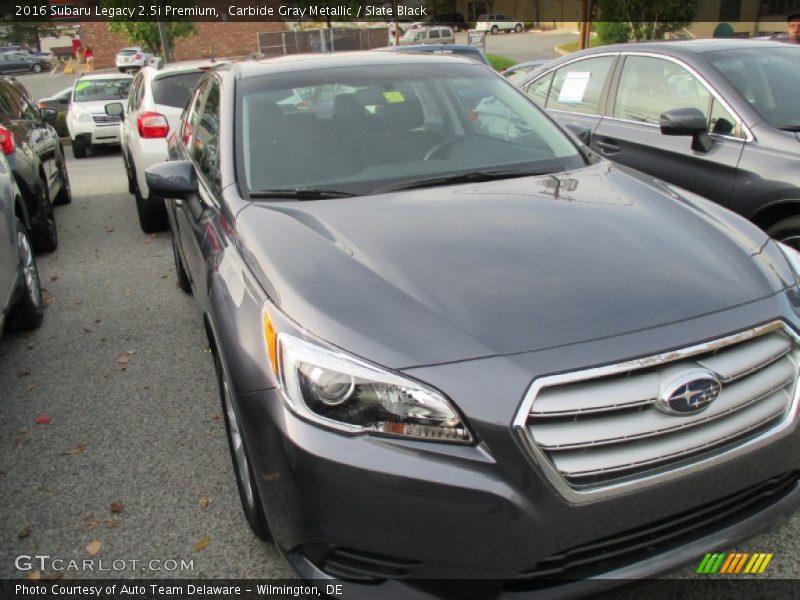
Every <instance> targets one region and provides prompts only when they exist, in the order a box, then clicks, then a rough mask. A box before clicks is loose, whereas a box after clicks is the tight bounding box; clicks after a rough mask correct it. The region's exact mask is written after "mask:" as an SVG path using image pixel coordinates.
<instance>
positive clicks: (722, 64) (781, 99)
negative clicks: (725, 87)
mask: <svg viewBox="0 0 800 600" xmlns="http://www.w3.org/2000/svg"><path fill="white" fill-rule="evenodd" d="M708 60H709V62H711V64H712V65H713V66H714V67H715V68H716V69H717V70H718V71H719V72H720V73H722V75H723V76H724V77H725V78H726V79H727V80H728V81H729V82H730V84H731V85H732V86H733V87H734V88H736V90H737V91H738V92H739V94H740V95H741V96H742V97H743V98H744V99H745V100H746V101H747V103H748V104H750V106H751V107H752V108H753V109H754V110H755V111H756V112H758V114H759V115H760V116H761V118H762V119H764V120H765V121H766V122H767V123H769V124H770V125H772V126H773V127H777V128H779V129H786V130H788V131H797V130H798V129H800V102H798V98H800V71H798V67H797V65H798V63H800V48H799V47H797V46H793V45H790V44H786V45H785V46H781V47H775V46H770V47H766V48H761V47H753V48H743V49H737V50H731V51H725V52H721V51H718V52H709V53H708Z"/></svg>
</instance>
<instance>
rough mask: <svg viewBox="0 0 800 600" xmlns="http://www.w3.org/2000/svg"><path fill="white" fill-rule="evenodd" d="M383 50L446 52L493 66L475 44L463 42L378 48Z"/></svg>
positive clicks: (446, 53) (377, 49)
mask: <svg viewBox="0 0 800 600" xmlns="http://www.w3.org/2000/svg"><path fill="white" fill-rule="evenodd" d="M375 50H376V51H381V52H428V53H432V54H445V55H455V56H463V57H466V58H471V59H472V60H474V61H476V62H479V63H481V64H484V65H487V66H491V64H490V63H489V59H487V58H486V55H485V54H484V53H483V52H481V50H480V48H476V47H475V46H465V45H461V44H417V45H413V46H388V47H386V48H376V49H375Z"/></svg>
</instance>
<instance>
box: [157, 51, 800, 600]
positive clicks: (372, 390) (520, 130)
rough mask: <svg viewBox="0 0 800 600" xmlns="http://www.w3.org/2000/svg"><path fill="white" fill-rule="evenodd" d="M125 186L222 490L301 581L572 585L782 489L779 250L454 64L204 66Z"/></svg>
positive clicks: (732, 536)
mask: <svg viewBox="0 0 800 600" xmlns="http://www.w3.org/2000/svg"><path fill="white" fill-rule="evenodd" d="M478 105H483V106H487V105H491V106H492V107H493V108H492V111H491V112H490V113H489V114H488V117H487V113H486V112H482V111H479V110H476V109H477V107H478ZM502 115H507V118H506V119H505V123H506V126H505V127H502V126H500V121H502V120H503V119H502V118H501V117H502ZM484 118H491V119H492V123H491V124H489V123H483V122H482V120H483V119H484ZM147 179H148V185H149V186H150V189H151V190H153V192H154V193H155V194H157V195H159V196H161V197H164V198H166V199H167V202H166V203H167V211H168V214H169V219H170V222H171V226H172V232H173V248H174V252H175V262H176V267H177V272H178V282H179V285H180V287H181V288H182V289H183V290H184V291H185V292H187V293H191V294H194V297H195V299H196V300H197V306H198V307H199V309H200V312H201V313H202V317H203V320H204V323H205V329H206V332H207V334H208V338H209V340H210V345H211V348H212V349H213V353H214V358H215V365H216V370H217V375H218V381H219V388H220V395H221V400H222V405H223V407H224V414H225V417H226V420H227V427H228V433H229V440H230V448H231V453H232V456H233V466H234V469H235V471H236V475H237V480H238V486H239V491H240V494H241V498H242V504H243V507H244V513H245V515H246V517H247V520H248V521H249V523H250V525H251V526H252V528H253V530H254V531H255V533H256V534H257V535H259V536H260V537H262V538H264V539H272V540H274V542H275V543H276V544H277V545H278V547H279V548H280V549H281V551H282V552H283V553H284V554H285V556H286V557H287V559H288V560H289V562H290V563H291V564H292V566H293V567H294V568H295V569H296V571H297V572H298V573H299V574H300V575H301V576H303V577H306V578H309V579H316V578H332V579H339V580H350V581H351V582H353V583H352V585H351V586H350V587H349V588H348V589H349V592H348V594H349V595H348V597H359V596H358V594H357V592H358V591H359V590H362V592H363V593H362V594H361V596H362V597H366V598H375V597H377V595H380V596H381V597H384V595H392V594H395V595H397V596H398V597H403V598H411V597H416V596H415V595H420V596H422V595H424V596H425V597H430V595H431V594H433V595H439V594H440V593H444V592H442V591H441V590H442V589H443V588H442V586H445V585H446V582H443V581H441V580H443V579H446V580H448V582H452V581H457V580H462V583H463V581H464V580H470V581H469V582H468V585H469V586H470V592H471V593H473V595H474V594H475V593H478V592H477V591H476V590H478V591H479V592H480V594H479V595H480V596H481V597H483V596H496V595H517V594H521V595H523V596H524V595H525V594H526V593H528V592H531V591H533V590H541V589H542V587H551V586H552V587H555V588H556V589H555V590H553V591H556V592H565V593H566V592H569V591H570V590H572V591H575V590H578V591H583V590H587V589H589V588H593V587H597V586H603V585H607V584H613V583H614V582H615V581H619V580H622V579H626V578H633V577H646V576H651V575H654V574H656V573H659V572H661V571H664V570H669V569H673V568H675V567H677V566H678V565H680V564H683V563H685V562H687V561H689V562H691V561H695V560H698V561H699V559H700V558H702V556H703V555H704V554H705V553H706V552H709V551H711V550H715V549H723V548H725V547H728V546H730V545H731V544H733V543H735V542H736V541H739V540H742V539H744V538H747V537H749V536H752V535H754V534H756V533H757V532H760V531H763V530H764V529H766V528H769V527H772V526H775V525H777V524H779V523H781V522H783V521H784V520H786V519H788V518H789V517H790V516H791V514H792V513H793V511H794V510H795V508H796V507H797V505H798V503H799V502H800V488H798V473H800V432H798V428H797V422H798V389H797V378H798V365H800V346H799V345H798V344H799V343H800V338H798V332H799V331H800V288H799V287H798V281H799V279H798V275H799V274H800V255H798V254H797V253H796V252H795V250H793V249H791V248H788V247H785V246H782V245H780V244H779V243H777V242H775V241H772V240H770V238H768V237H767V236H766V235H765V234H764V232H763V231H761V230H760V229H759V228H757V227H756V226H755V225H753V224H751V223H749V222H747V221H746V220H744V219H742V218H741V217H738V216H737V215H735V214H733V213H731V212H729V211H727V210H725V209H723V208H721V207H720V206H718V205H716V204H714V203H712V202H710V201H706V200H704V199H703V198H701V197H699V196H697V195H695V194H693V193H691V192H687V191H684V190H682V189H679V188H677V187H674V186H671V185H668V184H665V183H663V182H659V181H656V180H654V179H653V178H651V177H648V176H645V175H643V174H641V173H638V172H636V171H632V170H627V169H626V168H625V167H619V166H615V165H613V164H611V163H609V162H607V161H605V160H604V159H601V158H598V157H597V156H595V155H594V154H593V153H591V152H590V151H589V150H588V149H587V148H585V147H584V146H582V145H581V144H580V143H579V142H578V141H577V138H573V137H572V136H571V135H569V134H568V133H566V132H565V131H564V130H562V129H560V128H559V127H558V126H557V125H556V124H555V123H554V122H553V121H552V120H551V119H550V117H549V116H547V114H546V113H545V112H544V111H543V110H541V109H540V108H538V107H537V106H535V105H534V104H533V103H531V102H530V101H529V100H528V99H527V98H526V97H525V95H524V94H523V93H521V92H520V91H518V90H517V89H515V88H514V87H513V86H512V85H510V84H509V83H508V82H507V81H505V80H504V79H503V78H502V77H500V76H498V75H496V74H494V73H492V72H490V71H489V70H488V69H486V68H485V67H484V66H482V65H479V64H476V63H474V62H472V61H470V60H467V59H459V58H454V57H445V56H436V55H411V54H402V53H396V54H395V53H379V52H375V53H348V54H341V55H336V54H333V55H327V56H319V55H314V56H292V57H285V58H280V59H271V60H257V61H252V62H245V63H240V64H234V65H228V66H223V67H219V68H216V69H214V70H212V71H210V72H209V73H207V74H206V75H205V76H204V78H203V79H202V80H201V83H200V85H199V87H198V88H197V90H196V92H195V93H194V96H193V97H192V99H191V101H190V103H189V105H188V106H187V108H186V110H185V113H184V115H183V118H182V122H181V124H180V126H179V128H178V131H177V133H176V135H174V136H173V137H172V139H171V141H170V160H169V161H168V162H164V163H160V164H157V165H154V166H152V167H151V168H150V169H148V173H147ZM476 579H479V580H481V582H480V583H479V582H476V581H475V580H476ZM447 584H448V585H449V583H447ZM453 585H456V584H453ZM476 586H477V587H476ZM462 597H463V596H462Z"/></svg>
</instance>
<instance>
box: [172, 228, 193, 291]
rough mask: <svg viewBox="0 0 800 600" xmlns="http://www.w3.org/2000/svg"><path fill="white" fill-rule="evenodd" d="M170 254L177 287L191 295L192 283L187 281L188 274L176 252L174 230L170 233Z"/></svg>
mask: <svg viewBox="0 0 800 600" xmlns="http://www.w3.org/2000/svg"><path fill="white" fill-rule="evenodd" d="M172 256H173V258H174V259H175V271H176V272H177V273H178V287H179V288H181V290H183V292H184V293H186V294H190V295H191V293H192V284H191V282H190V281H189V275H188V274H187V273H186V269H184V268H183V262H181V255H180V253H179V252H178V240H177V239H176V237H175V232H173V233H172Z"/></svg>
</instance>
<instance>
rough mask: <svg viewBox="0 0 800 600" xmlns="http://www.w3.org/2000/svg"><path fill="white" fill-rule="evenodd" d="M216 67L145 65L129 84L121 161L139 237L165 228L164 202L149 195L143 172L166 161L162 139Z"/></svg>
mask: <svg viewBox="0 0 800 600" xmlns="http://www.w3.org/2000/svg"><path fill="white" fill-rule="evenodd" d="M219 64H221V63H219V62H218V61H215V62H210V61H208V60H203V61H185V62H177V63H171V64H168V65H164V64H163V63H156V64H155V66H145V67H144V68H143V69H142V70H141V71H139V73H138V74H137V75H136V78H135V79H134V81H133V84H132V86H131V91H130V94H129V95H128V102H127V107H126V109H125V119H124V120H123V121H122V159H123V161H124V162H125V172H126V174H127V176H128V190H129V191H130V193H131V194H133V195H134V197H135V199H136V211H137V213H138V215H139V225H140V226H141V228H142V231H144V232H148V233H149V232H152V231H158V230H160V229H166V227H167V226H168V221H167V213H166V210H165V209H164V201H163V200H162V199H161V198H156V197H153V196H152V194H150V190H149V189H148V187H147V181H146V180H145V176H144V172H145V169H147V167H149V166H150V165H152V164H155V163H157V162H161V161H163V160H166V158H167V138H168V137H169V135H170V134H172V133H174V132H175V131H176V128H177V126H178V121H179V120H180V116H181V112H182V111H183V108H184V106H186V103H187V102H188V101H189V97H190V96H191V95H192V92H193V91H194V88H195V86H196V85H197V82H198V81H199V80H200V77H201V76H202V75H203V73H204V72H205V71H207V70H208V69H210V68H212V67H214V66H215V65H219Z"/></svg>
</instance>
